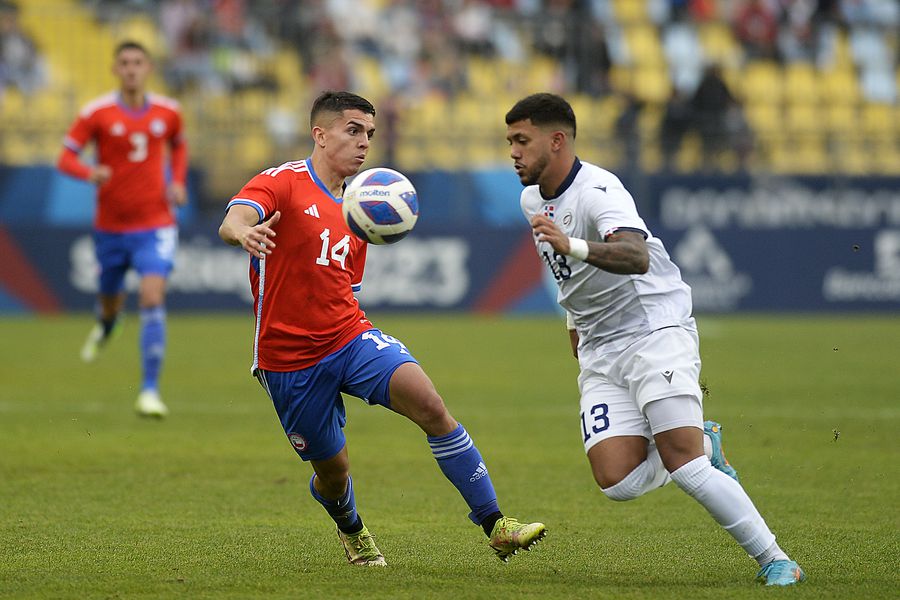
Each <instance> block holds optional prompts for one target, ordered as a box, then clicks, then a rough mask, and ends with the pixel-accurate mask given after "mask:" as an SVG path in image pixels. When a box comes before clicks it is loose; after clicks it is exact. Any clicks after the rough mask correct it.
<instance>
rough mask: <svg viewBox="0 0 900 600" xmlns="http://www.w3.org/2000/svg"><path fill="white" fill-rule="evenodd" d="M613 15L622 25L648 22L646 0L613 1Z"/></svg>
mask: <svg viewBox="0 0 900 600" xmlns="http://www.w3.org/2000/svg"><path fill="white" fill-rule="evenodd" d="M613 14H614V15H615V16H616V20H617V21H618V22H619V23H621V24H628V23H644V22H647V21H648V19H647V2H646V0H613Z"/></svg>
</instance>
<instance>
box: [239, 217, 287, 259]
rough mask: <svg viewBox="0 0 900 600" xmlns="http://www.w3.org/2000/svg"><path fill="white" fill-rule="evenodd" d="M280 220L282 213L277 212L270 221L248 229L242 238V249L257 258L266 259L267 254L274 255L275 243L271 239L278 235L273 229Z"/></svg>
mask: <svg viewBox="0 0 900 600" xmlns="http://www.w3.org/2000/svg"><path fill="white" fill-rule="evenodd" d="M280 219H281V211H280V210H276V211H275V214H273V215H272V216H271V217H269V220H268V221H263V222H262V223H260V224H259V225H254V226H253V227H248V228H247V231H246V233H245V234H244V235H242V236H241V247H242V248H243V249H244V250H246V251H247V252H249V253H250V254H251V255H252V256H255V257H256V258H265V256H266V255H267V254H272V248H274V247H275V242H273V241H272V240H271V239H269V238H273V237H275V236H276V235H278V234H276V233H275V230H274V229H272V228H273V227H274V226H275V225H276V224H277V223H278V221H279V220H280Z"/></svg>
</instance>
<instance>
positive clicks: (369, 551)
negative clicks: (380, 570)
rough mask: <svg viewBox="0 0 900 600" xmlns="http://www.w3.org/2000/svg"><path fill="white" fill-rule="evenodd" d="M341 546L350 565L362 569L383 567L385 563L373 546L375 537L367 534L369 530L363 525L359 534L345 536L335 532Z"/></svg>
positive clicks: (379, 551)
mask: <svg viewBox="0 0 900 600" xmlns="http://www.w3.org/2000/svg"><path fill="white" fill-rule="evenodd" d="M337 534H338V537H339V538H340V539H341V544H343V546H344V554H346V555H347V561H348V562H349V563H350V564H351V565H359V566H363V567H384V566H387V562H386V561H385V560H384V555H383V554H382V553H381V550H379V549H378V546H376V545H375V536H374V535H372V534H371V533H369V528H368V527H366V526H365V525H363V528H362V529H360V530H359V533H355V534H346V533H344V532H343V531H341V530H340V529H338V530H337Z"/></svg>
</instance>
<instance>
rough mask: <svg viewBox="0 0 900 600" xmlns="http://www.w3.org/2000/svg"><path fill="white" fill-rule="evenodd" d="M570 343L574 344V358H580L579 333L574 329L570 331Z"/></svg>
mask: <svg viewBox="0 0 900 600" xmlns="http://www.w3.org/2000/svg"><path fill="white" fill-rule="evenodd" d="M569 343H571V344H572V356H574V357H575V358H578V332H577V331H575V330H574V329H570V330H569Z"/></svg>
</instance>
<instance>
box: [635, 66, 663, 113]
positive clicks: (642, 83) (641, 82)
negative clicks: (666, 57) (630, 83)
mask: <svg viewBox="0 0 900 600" xmlns="http://www.w3.org/2000/svg"><path fill="white" fill-rule="evenodd" d="M633 91H634V95H635V96H637V97H638V98H640V99H641V100H643V101H644V102H648V103H650V104H656V105H662V104H665V102H666V100H668V99H669V96H670V95H671V93H672V84H671V83H670V82H669V73H668V71H667V70H666V69H665V68H657V67H643V68H639V69H637V70H636V72H635V73H634V88H633Z"/></svg>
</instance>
